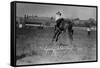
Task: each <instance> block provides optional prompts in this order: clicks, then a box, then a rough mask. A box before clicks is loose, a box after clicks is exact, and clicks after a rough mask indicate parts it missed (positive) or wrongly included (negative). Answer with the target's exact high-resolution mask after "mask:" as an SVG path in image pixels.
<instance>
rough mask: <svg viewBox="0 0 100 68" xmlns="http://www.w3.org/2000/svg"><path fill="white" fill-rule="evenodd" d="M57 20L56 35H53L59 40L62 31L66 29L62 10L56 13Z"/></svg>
mask: <svg viewBox="0 0 100 68" xmlns="http://www.w3.org/2000/svg"><path fill="white" fill-rule="evenodd" d="M55 21H56V25H55V35H54V37H53V39H54V38H56V41H57V40H58V37H59V35H60V34H61V33H62V31H63V30H64V27H63V26H64V22H63V21H64V19H63V17H62V14H61V12H59V11H58V12H57V13H56V18H55Z"/></svg>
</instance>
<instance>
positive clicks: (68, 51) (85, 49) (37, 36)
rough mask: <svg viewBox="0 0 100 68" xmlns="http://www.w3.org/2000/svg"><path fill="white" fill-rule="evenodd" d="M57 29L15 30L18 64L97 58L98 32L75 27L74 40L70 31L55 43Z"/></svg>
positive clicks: (33, 28) (32, 28) (34, 28)
mask: <svg viewBox="0 0 100 68" xmlns="http://www.w3.org/2000/svg"><path fill="white" fill-rule="evenodd" d="M53 35H54V28H53V27H52V28H51V27H49V28H44V29H41V28H37V27H31V28H22V29H16V57H17V59H16V60H17V65H29V64H44V63H60V62H78V61H94V60H96V31H92V32H91V35H90V36H88V34H87V31H86V30H83V29H80V28H74V35H73V41H72V40H71V39H70V38H69V36H68V33H67V32H66V33H63V34H61V35H60V37H59V40H58V41H57V42H54V41H53V42H52V41H51V40H52V37H53Z"/></svg>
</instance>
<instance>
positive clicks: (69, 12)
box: [16, 3, 96, 20]
mask: <svg viewBox="0 0 100 68" xmlns="http://www.w3.org/2000/svg"><path fill="white" fill-rule="evenodd" d="M58 11H60V12H61V13H62V15H63V17H64V18H80V19H82V20H87V19H89V18H94V19H96V8H95V7H80V6H79V7H78V6H61V5H43V4H29V3H17V5H16V14H17V16H18V17H21V16H24V15H25V14H28V15H37V16H41V17H42V16H43V17H55V15H56V12H58Z"/></svg>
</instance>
